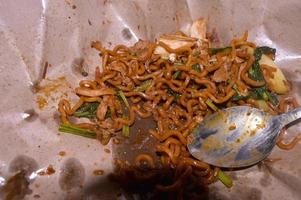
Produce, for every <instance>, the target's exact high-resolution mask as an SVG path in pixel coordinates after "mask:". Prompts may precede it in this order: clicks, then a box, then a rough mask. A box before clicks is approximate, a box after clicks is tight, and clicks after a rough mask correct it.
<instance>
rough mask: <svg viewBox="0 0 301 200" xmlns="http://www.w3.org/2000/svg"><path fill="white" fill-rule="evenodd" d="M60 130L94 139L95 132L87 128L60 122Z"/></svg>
mask: <svg viewBox="0 0 301 200" xmlns="http://www.w3.org/2000/svg"><path fill="white" fill-rule="evenodd" d="M59 131H60V132H64V133H71V134H74V135H79V136H83V137H87V138H92V139H96V133H95V132H93V131H90V130H88V129H83V128H78V127H76V126H72V125H70V124H61V125H60V127H59Z"/></svg>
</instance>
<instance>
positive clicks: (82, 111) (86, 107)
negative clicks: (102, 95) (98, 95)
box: [74, 102, 99, 118]
mask: <svg viewBox="0 0 301 200" xmlns="http://www.w3.org/2000/svg"><path fill="white" fill-rule="evenodd" d="M98 106H99V102H86V103H84V104H83V105H81V106H80V107H79V108H78V109H77V110H76V111H75V112H74V116H75V117H86V118H95V117H96V112H97V108H98Z"/></svg>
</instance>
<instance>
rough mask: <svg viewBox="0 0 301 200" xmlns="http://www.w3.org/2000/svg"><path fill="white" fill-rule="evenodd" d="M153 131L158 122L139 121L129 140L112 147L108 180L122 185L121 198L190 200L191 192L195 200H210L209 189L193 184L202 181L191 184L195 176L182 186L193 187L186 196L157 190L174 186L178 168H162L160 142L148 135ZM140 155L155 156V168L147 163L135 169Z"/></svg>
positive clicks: (184, 181) (123, 140)
mask: <svg viewBox="0 0 301 200" xmlns="http://www.w3.org/2000/svg"><path fill="white" fill-rule="evenodd" d="M154 127H155V122H154V121H153V120H152V119H151V118H147V119H138V120H137V121H136V123H134V124H133V126H131V128H130V137H129V138H124V137H120V138H119V139H120V141H121V143H120V144H114V143H113V152H112V153H113V158H114V160H115V163H114V173H113V174H110V175H109V176H108V178H109V180H111V181H112V182H114V183H117V184H119V185H120V186H121V188H122V190H121V191H122V195H123V196H126V197H128V199H133V198H134V196H139V199H143V200H161V199H162V200H163V199H164V200H165V199H177V198H178V197H179V196H182V197H183V198H184V199H191V198H192V197H191V195H190V193H191V192H193V193H194V195H195V196H194V197H193V198H192V199H207V198H208V187H206V186H202V185H198V184H191V183H196V182H198V181H199V180H192V178H193V177H192V176H191V177H188V178H187V179H185V180H183V182H182V185H183V184H186V185H190V186H189V187H187V189H186V190H185V193H186V194H187V196H185V194H181V195H179V194H177V192H174V191H172V190H170V191H165V192H162V191H159V190H158V188H157V186H158V184H160V185H171V184H173V183H174V181H175V180H173V177H175V175H176V173H178V172H177V170H176V169H175V168H171V167H168V168H166V167H163V166H162V165H161V162H160V160H159V156H158V155H157V154H156V152H155V146H156V144H158V140H157V139H155V138H153V137H152V136H151V135H150V133H148V130H149V129H152V128H154ZM139 154H148V155H150V156H152V157H153V158H154V162H155V167H150V166H148V163H144V162H141V163H140V165H139V166H136V165H135V164H134V160H135V157H136V156H137V155H139ZM176 187H182V186H181V185H178V186H176ZM190 191H191V192H190Z"/></svg>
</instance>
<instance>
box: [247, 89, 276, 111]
mask: <svg viewBox="0 0 301 200" xmlns="http://www.w3.org/2000/svg"><path fill="white" fill-rule="evenodd" d="M249 95H250V97H251V98H253V99H257V100H265V101H270V102H271V103H272V104H273V105H274V106H276V105H278V99H277V97H276V95H274V94H272V93H270V92H269V91H268V89H267V87H266V86H263V87H259V88H253V89H252V90H251V91H250V94H249Z"/></svg>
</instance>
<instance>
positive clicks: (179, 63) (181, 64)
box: [173, 62, 184, 66]
mask: <svg viewBox="0 0 301 200" xmlns="http://www.w3.org/2000/svg"><path fill="white" fill-rule="evenodd" d="M173 65H175V66H183V65H184V63H182V62H174V64H173Z"/></svg>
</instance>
